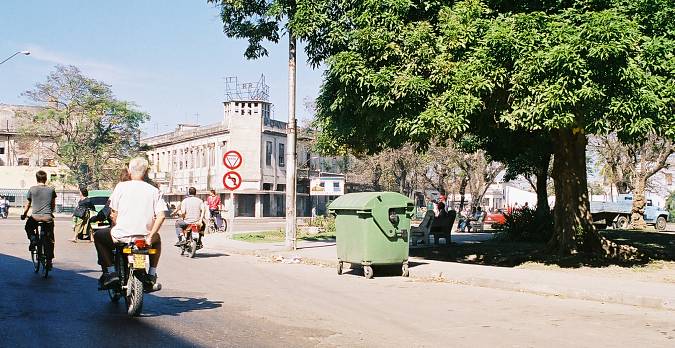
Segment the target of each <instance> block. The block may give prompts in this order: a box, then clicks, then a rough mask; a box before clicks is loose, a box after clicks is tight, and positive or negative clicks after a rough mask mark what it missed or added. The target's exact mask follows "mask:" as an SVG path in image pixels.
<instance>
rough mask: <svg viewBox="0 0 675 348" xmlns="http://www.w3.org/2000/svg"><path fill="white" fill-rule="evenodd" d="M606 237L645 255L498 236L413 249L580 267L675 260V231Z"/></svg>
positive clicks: (453, 257)
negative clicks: (556, 248)
mask: <svg viewBox="0 0 675 348" xmlns="http://www.w3.org/2000/svg"><path fill="white" fill-rule="evenodd" d="M600 234H601V235H602V236H604V237H605V238H607V239H609V240H611V241H613V242H615V243H617V244H624V245H630V246H633V247H636V248H637V249H638V250H639V252H640V253H642V254H643V256H642V257H640V258H638V259H635V260H617V259H609V258H605V257H601V256H598V255H594V254H584V253H578V254H575V255H569V256H558V255H555V254H551V253H549V252H548V251H547V250H546V244H545V243H535V242H517V241H509V240H506V239H500V238H495V239H492V240H488V241H485V242H480V243H471V244H451V245H449V246H438V247H436V248H433V249H411V250H410V254H411V255H412V256H418V257H422V258H426V259H430V260H439V261H449V262H458V263H469V264H480V265H489V266H501V267H516V266H520V265H523V264H526V263H540V264H542V265H549V266H554V267H560V268H579V267H608V266H618V267H652V266H651V265H652V264H654V263H658V262H663V261H665V262H674V261H675V235H673V234H669V233H659V232H652V231H631V230H625V231H624V230H606V231H600Z"/></svg>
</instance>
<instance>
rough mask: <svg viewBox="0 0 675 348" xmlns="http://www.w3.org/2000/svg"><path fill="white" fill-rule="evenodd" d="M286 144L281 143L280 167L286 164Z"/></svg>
mask: <svg viewBox="0 0 675 348" xmlns="http://www.w3.org/2000/svg"><path fill="white" fill-rule="evenodd" d="M285 153H286V152H284V144H279V167H283V166H285V165H286V162H285V161H284V154H285Z"/></svg>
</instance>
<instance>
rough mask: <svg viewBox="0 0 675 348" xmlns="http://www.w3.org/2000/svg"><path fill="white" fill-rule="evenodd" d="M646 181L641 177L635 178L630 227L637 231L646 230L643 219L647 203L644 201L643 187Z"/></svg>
mask: <svg viewBox="0 0 675 348" xmlns="http://www.w3.org/2000/svg"><path fill="white" fill-rule="evenodd" d="M646 181H647V179H644V180H643V178H642V177H640V178H637V183H636V185H635V189H634V190H633V208H632V209H631V216H630V223H631V227H632V228H634V229H638V230H643V229H645V228H647V223H646V222H645V219H644V214H645V206H646V205H647V201H646V199H645V186H647V183H646Z"/></svg>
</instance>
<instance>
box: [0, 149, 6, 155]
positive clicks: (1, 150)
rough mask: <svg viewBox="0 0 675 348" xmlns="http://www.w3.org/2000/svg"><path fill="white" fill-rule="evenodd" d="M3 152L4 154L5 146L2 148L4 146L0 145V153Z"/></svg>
mask: <svg viewBox="0 0 675 348" xmlns="http://www.w3.org/2000/svg"><path fill="white" fill-rule="evenodd" d="M4 154H5V148H4V147H0V155H4Z"/></svg>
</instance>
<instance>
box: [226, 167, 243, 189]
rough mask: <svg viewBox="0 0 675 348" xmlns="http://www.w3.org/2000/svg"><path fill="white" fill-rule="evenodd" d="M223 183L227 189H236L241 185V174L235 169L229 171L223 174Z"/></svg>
mask: <svg viewBox="0 0 675 348" xmlns="http://www.w3.org/2000/svg"><path fill="white" fill-rule="evenodd" d="M223 185H224V186H225V188H226V189H228V190H230V191H234V190H236V189H238V188H239V186H241V175H239V173H237V172H235V171H229V172H227V173H225V175H223Z"/></svg>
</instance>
